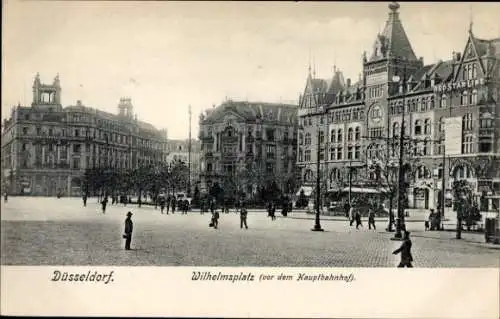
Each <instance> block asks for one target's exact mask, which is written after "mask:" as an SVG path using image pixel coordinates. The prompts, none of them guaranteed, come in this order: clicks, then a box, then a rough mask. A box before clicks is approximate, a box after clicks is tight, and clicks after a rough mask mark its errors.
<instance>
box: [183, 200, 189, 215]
mask: <svg viewBox="0 0 500 319" xmlns="http://www.w3.org/2000/svg"><path fill="white" fill-rule="evenodd" d="M188 210H189V201H188V200H187V199H185V200H184V214H186V215H187V213H188Z"/></svg>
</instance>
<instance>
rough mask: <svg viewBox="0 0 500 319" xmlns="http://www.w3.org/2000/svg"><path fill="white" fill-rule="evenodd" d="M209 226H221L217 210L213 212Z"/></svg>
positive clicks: (215, 227)
mask: <svg viewBox="0 0 500 319" xmlns="http://www.w3.org/2000/svg"><path fill="white" fill-rule="evenodd" d="M209 226H210V227H213V228H214V229H217V227H218V226H219V212H218V211H217V210H215V211H214V212H213V213H212V221H211V222H210V225H209Z"/></svg>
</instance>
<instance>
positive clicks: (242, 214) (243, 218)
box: [240, 204, 248, 229]
mask: <svg viewBox="0 0 500 319" xmlns="http://www.w3.org/2000/svg"><path fill="white" fill-rule="evenodd" d="M247 216H248V211H247V209H246V208H245V205H243V204H241V205H240V228H241V229H243V226H245V229H248V225H247Z"/></svg>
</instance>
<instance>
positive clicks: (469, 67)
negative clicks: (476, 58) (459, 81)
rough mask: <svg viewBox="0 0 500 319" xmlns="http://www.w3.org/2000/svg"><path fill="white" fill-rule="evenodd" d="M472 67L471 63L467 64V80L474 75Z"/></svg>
mask: <svg viewBox="0 0 500 319" xmlns="http://www.w3.org/2000/svg"><path fill="white" fill-rule="evenodd" d="M472 69H473V67H472V65H468V66H467V76H468V77H467V80H472V79H473V78H474V77H473V70H472Z"/></svg>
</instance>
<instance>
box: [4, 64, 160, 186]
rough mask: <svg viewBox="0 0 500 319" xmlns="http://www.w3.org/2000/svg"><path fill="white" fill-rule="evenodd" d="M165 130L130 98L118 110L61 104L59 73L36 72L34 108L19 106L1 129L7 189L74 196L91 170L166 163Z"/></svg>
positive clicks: (131, 167) (123, 101)
mask: <svg viewBox="0 0 500 319" xmlns="http://www.w3.org/2000/svg"><path fill="white" fill-rule="evenodd" d="M166 142H167V132H166V130H157V129H156V128H155V127H153V126H152V125H151V124H148V123H144V122H142V121H138V120H137V116H134V113H133V105H132V102H131V99H130V98H122V99H120V102H119V104H118V114H111V113H107V112H103V111H100V110H97V109H93V108H90V107H86V106H84V105H83V104H82V103H81V102H80V101H77V103H76V105H72V106H66V107H62V105H61V85H60V81H59V76H57V77H56V78H55V79H54V82H53V83H52V84H42V83H41V81H40V77H39V75H38V74H37V75H36V77H35V81H34V83H33V102H32V104H31V106H20V105H18V106H16V107H14V108H13V109H12V114H11V117H10V118H9V119H6V120H4V123H3V130H2V170H3V174H2V180H3V181H4V183H3V187H5V188H6V189H7V190H8V191H9V192H11V193H13V194H30V195H45V196H47V195H49V196H53V195H56V194H62V195H66V196H68V195H69V196H76V195H80V193H81V188H80V187H81V182H82V175H83V174H84V171H85V169H87V168H98V167H100V168H108V169H134V168H137V167H139V166H141V165H146V164H151V163H157V162H163V161H165V160H166V155H167V143H166Z"/></svg>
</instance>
